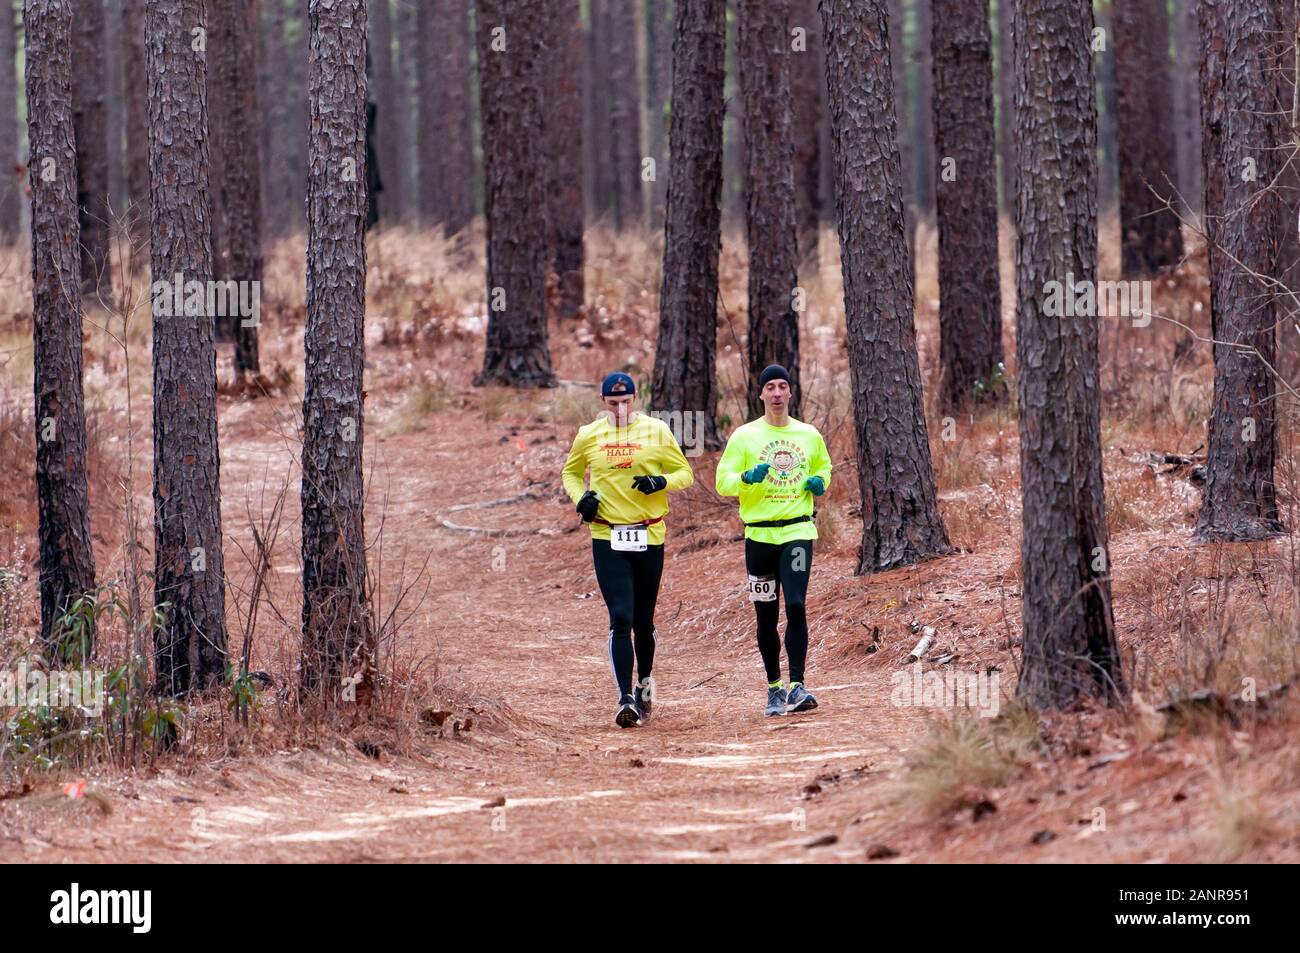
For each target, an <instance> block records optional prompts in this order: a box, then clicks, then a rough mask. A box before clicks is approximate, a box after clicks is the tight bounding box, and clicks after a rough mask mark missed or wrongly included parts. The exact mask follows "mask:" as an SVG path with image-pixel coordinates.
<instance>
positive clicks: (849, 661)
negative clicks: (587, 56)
mask: <svg viewBox="0 0 1300 953" xmlns="http://www.w3.org/2000/svg"><path fill="white" fill-rule="evenodd" d="M267 418H268V413H267V410H266V409H265V405H262V406H259V405H256V404H254V405H248V404H236V405H234V406H233V407H230V408H227V410H226V411H225V412H223V417H222V424H221V426H222V434H221V439H222V446H223V448H229V449H223V459H222V481H223V490H224V511H223V518H224V520H225V529H226V532H227V535H228V537H229V538H230V540H231V544H230V546H231V547H232V548H231V549H228V552H232V551H233V544H234V541H235V540H243V539H246V537H247V535H248V516H247V512H248V507H249V506H250V505H251V507H252V508H253V509H254V510H256V509H257V507H258V506H259V505H261V506H263V507H269V505H270V501H271V498H272V497H273V496H274V488H275V487H277V486H278V485H279V481H281V480H294V481H295V482H292V483H291V484H290V492H289V494H288V501H287V512H286V526H285V532H284V535H283V536H282V537H281V540H280V542H279V544H278V546H277V550H276V560H275V562H276V575H277V578H278V580H279V581H280V582H281V583H283V581H285V580H292V579H293V578H294V573H296V572H297V560H298V556H297V552H298V549H297V547H298V539H297V532H296V519H297V489H296V486H297V485H296V476H295V475H293V474H292V473H291V462H292V457H291V455H290V454H289V452H288V451H287V449H286V441H284V440H283V439H282V438H280V437H278V436H277V435H276V434H275V433H273V432H270V431H268V429H267V425H266V420H267ZM430 419H431V421H432V422H431V423H430V425H429V427H428V429H426V430H424V431H418V432H415V433H408V434H405V435H401V436H387V437H384V436H382V434H381V433H378V432H377V433H376V434H375V435H374V436H373V437H372V436H368V437H367V440H368V446H369V447H371V448H372V449H371V450H370V451H368V458H369V463H370V465H371V468H372V476H371V496H370V499H371V505H370V508H369V512H368V520H369V524H368V526H369V530H370V531H371V532H372V533H373V532H374V531H375V530H376V529H377V528H378V525H379V521H380V518H381V516H382V518H383V520H384V524H385V530H384V538H385V546H384V567H385V577H386V584H385V588H386V589H389V590H391V587H392V582H393V578H394V573H395V570H396V568H397V565H398V563H399V560H400V559H401V557H402V555H403V553H405V557H406V563H407V571H408V575H409V574H410V573H411V572H412V570H413V568H414V567H416V566H418V565H419V564H420V563H422V562H423V560H424V559H425V558H426V557H428V559H429V562H428V578H429V580H430V582H431V585H430V588H429V590H428V592H427V596H426V598H425V599H424V601H423V603H422V604H421V605H420V606H419V609H418V611H417V612H416V613H415V615H414V616H413V617H412V618H411V619H410V620H409V621H408V622H407V623H406V626H405V629H404V635H403V640H404V655H405V656H406V657H408V658H409V659H413V660H416V661H419V662H421V664H422V665H424V666H425V669H426V670H430V669H431V668H432V666H434V665H436V670H437V673H438V678H439V681H438V684H437V686H436V688H435V692H436V695H437V697H435V698H432V699H429V700H428V703H430V704H436V705H437V706H438V707H440V708H447V709H450V710H452V711H453V712H454V713H455V714H456V715H457V716H469V717H472V718H473V719H474V722H475V723H474V725H473V726H472V727H471V728H470V729H469V731H468V732H466V733H464V734H463V735H461V736H459V737H455V738H442V737H429V738H422V739H420V741H419V743H418V744H415V745H412V746H409V748H410V750H412V751H413V752H414V753H413V754H412V753H405V751H398V752H391V751H390V752H385V753H384V754H383V755H382V756H381V757H380V758H379V759H377V760H376V759H372V758H370V757H367V756H366V755H364V754H362V753H361V752H360V751H359V750H357V749H356V748H355V747H354V746H352V745H346V744H342V743H337V744H333V745H327V746H307V745H304V746H303V747H300V748H284V747H283V746H281V747H279V748H277V749H276V750H274V751H271V752H268V753H265V754H249V753H247V752H245V753H243V754H241V755H240V756H238V757H220V756H219V754H217V753H214V760H213V761H212V763H210V764H206V765H198V766H194V765H193V764H192V763H190V764H187V765H186V766H185V767H183V768H175V767H168V768H164V769H162V770H160V771H157V772H154V773H149V772H141V773H140V774H139V775H137V776H133V777H126V778H123V777H120V776H116V775H112V774H107V773H106V774H103V775H100V776H90V777H89V778H88V784H87V788H86V790H87V792H88V793H91V794H93V795H94V797H92V798H83V799H80V800H70V799H68V798H65V797H63V796H62V794H61V793H60V792H59V790H58V788H57V787H56V786H55V785H54V784H53V783H45V784H43V785H42V786H41V787H39V788H38V789H37V790H36V791H34V792H32V793H30V794H28V795H27V796H25V797H17V798H10V799H8V800H3V801H0V861H47V862H48V861H91V862H94V861H102V862H108V861H113V862H121V861H134V862H161V861H169V862H186V861H199V862H220V861H255V862H267V861H295V862H322V861H324V862H344V861H451V860H455V861H606V862H619V861H648V860H649V861H653V860H703V861H717V860H728V861H793V862H806V861H861V860H864V859H867V858H868V857H869V856H879V854H880V851H879V850H878V848H880V847H881V846H882V845H887V846H888V847H889V848H890V849H891V850H890V851H888V852H884V856H886V857H889V856H894V853H893V852H894V851H896V852H897V854H898V856H899V859H900V860H904V861H909V860H964V861H972V860H997V861H1001V862H1006V861H1009V860H1025V861H1043V860H1054V861H1060V860H1075V861H1078V860H1092V861H1108V862H1133V861H1150V860H1157V861H1159V860H1183V861H1189V860H1196V859H1198V858H1199V854H1198V853H1197V852H1198V851H1199V850H1200V849H1201V848H1200V847H1198V844H1199V843H1200V842H1199V841H1197V840H1195V839H1189V838H1188V837H1187V836H1186V832H1187V831H1189V830H1192V829H1194V828H1203V827H1205V826H1206V824H1207V823H1208V822H1209V821H1210V820H1212V817H1213V815H1212V814H1211V813H1207V812H1210V811H1212V807H1211V805H1212V798H1211V797H1210V793H1211V788H1210V785H1209V784H1207V781H1206V773H1205V765H1206V764H1207V763H1208V762H1209V761H1210V760H1211V759H1212V757H1213V752H1212V751H1211V750H1210V749H1209V748H1208V747H1205V745H1203V746H1202V747H1201V749H1199V750H1197V749H1188V748H1185V747H1179V746H1178V745H1176V744H1174V743H1173V742H1163V743H1160V744H1157V745H1154V746H1153V747H1151V748H1149V749H1147V750H1146V751H1144V752H1143V754H1142V757H1141V758H1133V759H1130V760H1129V761H1126V762H1124V763H1122V764H1121V763H1118V762H1116V763H1113V764H1110V766H1107V767H1103V768H1101V769H1099V770H1092V767H1095V765H1093V766H1092V767H1090V765H1091V762H1092V761H1093V759H1094V758H1096V757H1097V756H1098V755H1108V754H1111V753H1112V752H1114V751H1117V750H1120V749H1121V748H1123V747H1124V743H1123V742H1122V740H1120V739H1117V738H1113V737H1109V736H1106V735H1105V734H1104V733H1101V734H1096V735H1095V741H1094V742H1089V745H1093V746H1094V747H1087V746H1081V747H1080V748H1079V750H1078V751H1077V752H1073V753H1072V754H1070V756H1069V757H1068V758H1067V759H1066V760H1065V761H1057V762H1055V763H1054V764H1050V763H1039V764H1037V765H1035V766H1034V767H1033V768H1032V769H1031V770H1029V771H1027V772H1026V773H1025V776H1024V777H1023V778H1022V779H1021V780H1019V781H1017V782H1015V783H1014V784H1013V785H1011V786H1009V787H1007V788H1005V789H1002V790H1000V791H997V792H990V793H989V796H990V797H993V798H995V800H996V802H997V804H996V806H990V805H991V804H992V802H985V803H984V809H983V810H982V811H981V810H976V811H975V813H973V814H972V812H971V810H970V809H969V808H967V809H965V810H964V812H962V811H958V812H957V813H955V814H951V815H949V816H946V817H941V818H920V817H917V816H911V815H910V814H909V812H907V811H900V810H899V802H898V788H897V787H896V781H897V779H898V776H899V772H898V770H897V769H898V768H899V766H900V765H901V763H902V761H903V758H904V755H905V754H906V753H907V752H908V751H909V750H910V749H912V748H913V747H914V746H916V745H917V744H918V743H919V742H921V741H922V740H923V739H924V738H925V737H926V730H927V725H928V723H929V722H930V721H931V720H932V719H933V718H934V717H935V715H936V713H935V712H934V711H932V710H929V709H926V708H920V707H899V706H896V705H893V704H891V681H890V677H891V675H893V674H894V673H895V672H897V671H898V663H899V662H901V660H902V658H903V656H904V655H905V654H906V651H907V649H908V648H910V645H911V641H910V640H908V637H907V635H906V634H905V622H906V620H907V618H909V617H911V616H913V615H918V616H921V617H923V618H925V619H926V621H929V622H931V623H933V624H934V625H936V626H939V627H940V631H941V633H942V638H943V639H945V640H948V641H949V644H953V645H959V646H960V648H961V658H960V661H959V663H957V664H956V665H955V667H958V668H963V669H967V670H974V671H984V670H987V669H988V667H989V666H990V665H996V666H998V667H999V668H1001V670H1002V671H1004V672H1006V673H1007V675H1006V676H1005V677H1006V679H1007V682H1008V687H1009V685H1010V682H1011V676H1012V671H1011V670H1012V667H1013V662H1012V661H1011V659H1010V657H1009V656H1008V654H1007V653H1006V651H1005V641H1006V637H1007V635H1006V632H1005V627H1006V626H1008V625H1009V626H1012V627H1018V623H1016V622H1015V620H1014V612H1015V610H1016V608H1018V607H1017V606H1016V604H1015V600H1016V593H1015V591H1014V586H1013V585H1011V586H1008V587H1004V581H1006V579H1007V576H1008V573H1009V570H1008V567H1010V566H1012V565H1013V562H1014V558H1015V548H1014V538H1013V537H1012V536H1011V535H1010V534H1008V535H1007V537H1006V538H1005V539H1002V540H1000V541H999V542H998V544H997V545H988V546H983V547H981V550H980V551H979V552H976V553H969V554H959V555H954V556H951V557H948V558H946V559H943V560H938V561H935V562H932V563H927V564H924V565H922V566H917V567H909V568H907V569H903V570H897V571H895V572H891V573H884V574H879V575H874V576H869V577H855V576H854V575H853V568H854V564H853V562H854V561H853V558H852V555H851V550H852V545H851V542H849V541H845V542H844V543H842V544H841V545H840V546H838V547H837V546H834V545H829V544H828V545H824V546H823V547H822V548H820V549H819V550H818V551H817V554H816V555H815V557H814V563H813V566H814V571H813V576H812V580H811V585H810V590H809V602H808V605H809V624H810V629H811V640H810V641H811V645H810V660H809V683H810V687H812V688H813V690H814V691H816V693H817V695H818V697H819V698H820V699H821V702H822V706H821V708H819V709H818V710H817V711H815V712H811V713H807V714H802V715H793V716H787V717H785V718H782V719H765V718H763V716H762V712H761V709H762V704H763V701H764V691H763V683H764V679H763V673H762V666H761V662H760V660H759V657H758V652H757V650H756V648H755V646H754V644H753V618H752V609H751V607H750V605H749V603H748V601H747V600H746V599H745V597H744V594H743V592H742V589H741V585H740V581H741V578H742V575H743V558H742V552H741V547H740V544H739V543H738V542H736V541H735V539H734V537H735V534H736V531H737V529H738V525H737V523H736V522H735V520H734V517H733V515H732V514H730V511H729V508H725V507H723V506H722V505H721V504H720V503H719V502H718V501H716V500H711V499H710V498H709V495H708V494H707V493H706V492H704V491H702V490H694V491H688V494H689V493H694V494H695V495H693V496H690V495H688V496H687V497H686V498H682V497H678V499H677V500H675V501H674V508H673V513H672V514H671V515H670V531H669V533H670V535H669V543H668V545H669V558H668V562H667V569H666V572H665V576H664V582H663V588H662V592H661V597H660V602H659V612H658V617H657V622H658V628H659V633H660V648H659V652H658V654H657V657H656V664H655V676H656V681H657V689H658V701H657V704H656V710H655V717H654V720H653V722H652V723H651V724H649V725H647V726H645V727H642V728H637V729H631V730H620V729H618V728H616V727H615V726H614V724H613V713H614V707H615V706H614V703H615V701H616V697H615V690H614V687H613V678H612V675H611V673H610V670H609V662H608V657H607V654H606V639H605V632H606V627H607V616H606V613H605V608H604V605H603V603H602V601H601V599H600V595H599V592H598V591H597V589H596V584H595V579H594V576H593V574H592V569H591V556H590V544H589V542H588V541H587V537H586V533H585V531H583V530H581V529H579V528H577V525H576V524H577V520H576V517H575V516H573V515H572V514H571V512H570V508H569V507H568V506H564V505H560V504H559V503H557V502H556V501H555V498H554V494H555V493H556V492H557V487H558V473H559V469H560V465H561V462H562V459H563V456H564V453H565V452H566V451H567V448H568V441H569V439H570V437H571V428H567V427H564V426H554V425H550V424H545V423H541V422H534V423H531V424H519V425H518V426H513V427H512V426H511V425H510V424H508V423H492V424H485V423H484V422H483V420H482V418H481V417H480V416H478V415H472V414H470V413H468V412H463V411H457V410H449V411H446V412H444V413H441V414H439V415H437V416H436V417H433V418H430ZM268 474H269V482H270V486H271V489H270V490H269V491H268V492H266V493H265V495H263V493H262V487H263V485H264V484H266V483H267V482H268ZM706 480H707V473H706ZM548 481H549V485H548ZM525 490H530V491H532V492H533V493H535V494H537V495H538V496H539V497H540V498H538V499H533V500H526V501H523V502H519V503H514V504H511V505H507V506H500V507H492V508H486V509H474V510H461V511H457V512H456V513H454V514H453V515H454V517H455V520H456V521H457V522H459V523H462V524H472V525H478V526H485V527H498V528H500V527H513V528H520V527H524V528H530V529H545V530H547V532H548V533H549V535H542V534H537V533H530V534H528V535H524V536H509V537H502V538H496V537H487V536H470V535H465V534H462V533H456V532H452V531H449V530H447V529H446V528H445V527H443V526H442V525H441V524H440V522H439V519H440V517H441V516H444V515H446V514H447V513H448V511H449V509H450V508H451V507H452V506H455V505H457V504H460V503H471V502H482V501H487V500H492V499H497V498H501V497H506V496H511V495H513V494H517V493H520V492H522V491H525ZM846 521H847V518H846ZM565 529H570V530H571V531H569V532H562V530H565ZM823 542H824V543H829V541H828V540H823ZM1149 551H1150V546H1149V545H1148V543H1147V542H1144V541H1143V540H1142V539H1137V538H1135V539H1133V540H1130V541H1124V542H1123V543H1122V544H1120V545H1119V546H1117V548H1116V552H1117V560H1122V561H1124V562H1125V563H1126V564H1127V563H1128V562H1130V561H1137V560H1141V559H1143V558H1145V555H1144V554H1147V553H1149ZM372 559H373V557H372ZM238 565H239V561H238V560H237V559H235V558H233V557H228V559H227V567H228V571H232V572H233V571H237V570H233V569H232V568H231V567H232V566H238ZM372 568H374V565H373V563H372ZM279 595H280V598H281V600H282V602H283V607H284V609H285V610H286V611H287V614H288V615H290V616H292V615H293V614H294V611H295V610H294V609H292V608H291V607H292V605H293V599H292V598H291V597H289V596H286V595H285V593H283V592H281V593H280V594H279ZM390 595H391V592H390ZM1004 611H1008V614H1009V616H1010V618H1009V621H1008V617H1007V616H1004V615H1003V612H1004ZM1128 611H1129V610H1127V609H1125V610H1124V613H1127V612H1128ZM1124 613H1121V615H1123V614H1124ZM876 624H879V626H880V628H881V629H882V631H883V632H884V635H883V639H884V643H885V648H883V649H882V651H880V652H879V653H877V654H867V653H866V652H865V651H864V650H865V648H866V646H867V642H868V641H869V639H870V634H869V632H870V628H871V627H873V626H875V625H876ZM264 625H266V623H265V622H264ZM259 638H261V636H259ZM904 640H908V644H907V645H904V644H903V642H904ZM274 642H275V640H274V639H273V638H266V639H263V640H262V641H260V642H259V649H258V652H259V655H258V657H257V658H255V665H259V664H260V665H262V666H264V667H267V668H270V669H272V670H273V671H277V672H281V671H284V670H285V664H284V663H285V661H286V660H285V659H277V658H276V657H275V651H276V650H275V648H274ZM287 649H288V650H290V651H291V650H292V646H291V645H288V646H287ZM1206 744H1207V745H1208V741H1207V742H1206ZM1103 763H1109V762H1103ZM1101 805H1104V806H1106V807H1107V809H1108V810H1109V811H1110V812H1111V813H1110V815H1109V816H1110V818H1111V826H1110V828H1109V829H1108V832H1107V833H1106V835H1105V836H1104V837H1099V836H1098V837H1093V836H1090V833H1091V832H1090V830H1089V828H1088V827H1087V826H1086V825H1087V823H1088V819H1089V818H1090V817H1092V816H1094V812H1095V810H1096V808H1097V807H1098V806H1101ZM1049 833H1050V834H1051V836H1050V837H1048V836H1046V835H1047V834H1049ZM1277 849H1278V850H1280V851H1281V853H1280V854H1279V856H1287V855H1288V854H1290V855H1293V853H1294V845H1293V844H1292V845H1290V846H1289V847H1288V846H1285V845H1282V846H1279V847H1278V848H1277ZM1270 856H1271V855H1270Z"/></svg>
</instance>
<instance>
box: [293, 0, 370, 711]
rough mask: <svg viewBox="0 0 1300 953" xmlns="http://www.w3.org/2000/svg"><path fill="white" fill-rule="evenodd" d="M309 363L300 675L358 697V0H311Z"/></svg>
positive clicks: (363, 579) (361, 176) (361, 512)
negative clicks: (352, 693)
mask: <svg viewBox="0 0 1300 953" xmlns="http://www.w3.org/2000/svg"><path fill="white" fill-rule="evenodd" d="M310 9H311V12H310V31H309V32H310V57H309V62H308V89H310V91H311V95H310V111H311V135H310V136H309V137H308V154H309V164H308V176H307V329H306V334H305V336H304V352H305V353H304V356H305V361H306V374H305V381H304V389H303V401H302V425H303V443H302V588H303V603H302V684H301V688H302V690H303V692H312V693H318V694H319V697H320V698H321V699H322V700H325V701H326V702H327V703H333V702H334V701H336V700H338V697H339V696H336V692H340V691H341V693H342V694H341V698H342V700H344V701H348V700H352V696H351V692H355V700H356V702H357V703H358V704H361V705H365V704H367V703H368V702H369V701H370V699H371V697H372V691H373V678H374V661H375V644H374V638H375V633H374V623H373V620H372V618H371V609H370V605H369V584H368V580H367V576H366V538H365V480H364V473H363V470H362V445H363V435H364V431H365V427H364V422H365V406H364V400H365V392H364V390H363V384H364V382H363V375H364V368H365V344H366V342H365V309H366V174H365V163H366V0H312V2H311V8H310Z"/></svg>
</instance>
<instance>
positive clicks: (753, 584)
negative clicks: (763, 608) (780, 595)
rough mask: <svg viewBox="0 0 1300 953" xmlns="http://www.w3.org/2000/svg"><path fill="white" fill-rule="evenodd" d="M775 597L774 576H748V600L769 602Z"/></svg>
mask: <svg viewBox="0 0 1300 953" xmlns="http://www.w3.org/2000/svg"><path fill="white" fill-rule="evenodd" d="M775 598H776V577H775V576H750V577H749V601H750V602H771V601H772V600H774V599H775Z"/></svg>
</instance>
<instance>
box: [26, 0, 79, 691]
mask: <svg viewBox="0 0 1300 953" xmlns="http://www.w3.org/2000/svg"><path fill="white" fill-rule="evenodd" d="M11 12H12V11H11ZM23 25H24V30H25V33H26V44H25V46H26V58H27V67H26V71H27V122H28V126H27V129H28V141H29V143H30V146H31V150H30V151H31V162H30V165H29V168H30V182H31V189H32V216H31V224H32V303H33V326H34V352H33V357H32V365H33V367H32V370H33V378H34V383H35V394H36V507H37V520H38V535H39V537H40V560H41V562H40V576H39V579H38V583H37V588H38V589H39V591H40V598H41V630H40V641H41V643H42V645H43V646H44V649H45V656H46V658H47V660H48V661H49V662H50V663H51V664H63V663H70V662H74V660H75V662H77V663H79V664H83V665H84V664H85V659H86V658H88V657H89V655H90V650H91V649H92V647H93V646H91V645H89V644H86V645H70V644H68V641H67V637H66V633H65V632H64V631H63V630H62V627H61V626H60V625H59V619H60V617H61V616H62V615H63V613H64V612H65V611H66V610H67V608H68V605H69V603H70V602H72V601H73V600H75V599H77V598H78V597H79V596H81V595H82V594H83V593H86V592H89V591H91V590H93V589H94V588H95V559H94V553H93V552H92V550H91V544H90V503H89V499H88V494H87V490H86V420H85V416H84V413H83V408H82V385H81V300H80V297H79V295H78V294H77V291H76V289H77V288H78V286H79V284H80V280H81V257H80V255H79V254H78V252H77V234H78V226H77V186H76V168H77V152H76V148H75V146H74V142H73V99H72V70H73V59H72V2H71V0H26V3H25V4H24V7H23ZM11 65H12V61H11Z"/></svg>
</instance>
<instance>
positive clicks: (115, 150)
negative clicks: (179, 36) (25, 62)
mask: <svg viewBox="0 0 1300 953" xmlns="http://www.w3.org/2000/svg"><path fill="white" fill-rule="evenodd" d="M123 2H124V0H103V3H104V37H103V42H104V47H105V50H106V51H111V53H112V55H107V54H106V55H105V56H104V89H105V93H104V105H105V117H104V121H105V125H106V126H107V129H108V153H107V158H108V208H109V213H110V215H111V221H113V222H120V221H121V220H122V213H123V212H125V211H126V204H127V203H126V165H125V155H124V152H123V141H124V135H125V129H124V126H125V123H126V85H125V80H126V77H125V75H124V73H123V64H122V57H120V56H118V55H117V51H118V50H120V49H122V4H123ZM111 235H112V232H111V231H110V240H111Z"/></svg>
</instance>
